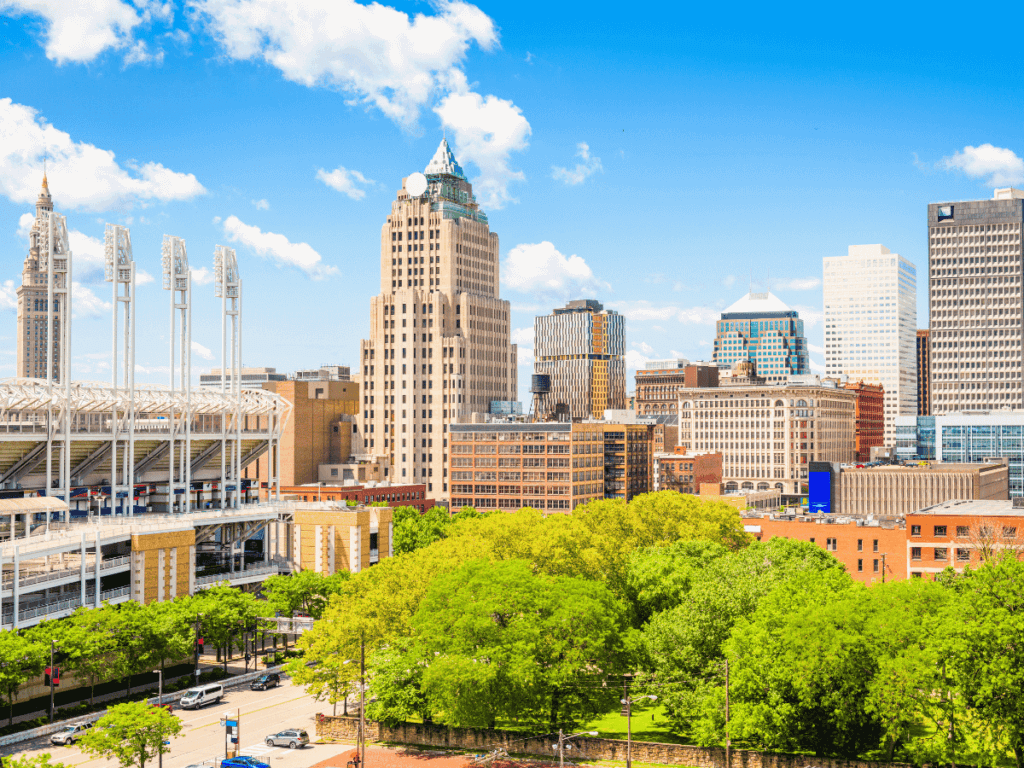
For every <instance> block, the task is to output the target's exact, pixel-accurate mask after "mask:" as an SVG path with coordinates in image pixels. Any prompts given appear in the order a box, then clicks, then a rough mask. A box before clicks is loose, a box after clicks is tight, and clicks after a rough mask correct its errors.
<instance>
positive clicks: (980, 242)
mask: <svg viewBox="0 0 1024 768" xmlns="http://www.w3.org/2000/svg"><path fill="white" fill-rule="evenodd" d="M1022 224H1024V191H1021V190H1018V189H1013V188H1007V189H997V190H995V194H994V195H993V196H992V199H991V200H972V201H967V202H959V203H956V202H953V203H933V204H931V205H929V206H928V268H929V276H928V277H929V279H928V300H929V301H928V304H929V313H930V317H929V323H928V327H929V330H930V331H931V341H932V356H931V366H932V413H933V414H935V415H940V414H944V413H950V412H953V411H974V410H992V409H998V408H1021V407H1022V406H1024V390H1022V384H1024V362H1022V357H1021V355H1022V353H1024V349H1022V347H1021V330H1022V325H1021V315H1022V310H1024V294H1022V291H1021V278H1022V276H1024V275H1022V269H1024V250H1022V245H1021V225H1022Z"/></svg>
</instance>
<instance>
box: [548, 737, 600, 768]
mask: <svg viewBox="0 0 1024 768" xmlns="http://www.w3.org/2000/svg"><path fill="white" fill-rule="evenodd" d="M580 736H597V731H580V732H579V733H574V734H572V735H571V736H566V735H565V734H564V733H562V729H561V728H559V729H558V743H557V744H552V745H551V748H552V749H556V750H558V768H565V750H566V749H572V744H566V742H567V741H569V740H571V739H576V738H579V737H580Z"/></svg>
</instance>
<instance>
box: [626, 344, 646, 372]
mask: <svg viewBox="0 0 1024 768" xmlns="http://www.w3.org/2000/svg"><path fill="white" fill-rule="evenodd" d="M650 361H651V358H649V357H647V355H644V354H642V353H640V352H637V351H636V350H635V349H630V350H628V351H627V352H626V369H627V370H630V371H635V370H637V369H638V368H643V367H644V366H645V365H647V363H649V362H650Z"/></svg>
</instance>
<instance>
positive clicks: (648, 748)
mask: <svg viewBox="0 0 1024 768" xmlns="http://www.w3.org/2000/svg"><path fill="white" fill-rule="evenodd" d="M358 728H359V718H356V717H341V716H337V717H332V716H331V715H320V714H318V715H317V716H316V735H317V736H318V737H319V738H327V739H338V740H340V741H352V742H354V741H355V739H356V735H357V732H358ZM366 737H367V740H368V741H381V742H390V743H395V744H416V745H419V746H426V747H440V748H443V749H465V750H470V751H479V752H487V751H490V750H492V749H497V748H498V747H504V748H505V749H507V750H508V751H509V752H513V753H519V754H527V755H543V756H545V757H551V756H553V755H554V754H555V751H554V750H553V749H552V748H551V745H552V744H555V743H557V741H558V737H557V736H551V735H545V736H534V737H528V738H525V739H524V738H523V734H521V733H517V732H514V731H497V730H488V729H483V728H480V729H476V728H446V727H445V726H441V725H434V724H424V723H399V724H398V725H396V726H394V727H390V726H387V725H384V724H383V723H375V722H368V723H367V724H366ZM572 743H573V749H572V750H571V752H567V755H569V756H571V757H572V758H574V759H577V760H619V761H624V760H625V759H626V742H625V741H623V740H620V739H595V738H577V739H573V742H572ZM632 752H633V755H632V756H633V760H636V761H637V762H641V763H660V764H662V765H685V766H693V768H725V749H723V748H721V747H692V746H687V745H685V744H658V743H654V742H649V741H634V742H633V748H632ZM812 767H813V768H910V766H909V764H907V763H883V762H872V761H867V760H838V759H833V758H827V757H814V756H812V755H788V754H777V753H771V752H756V751H754V750H750V749H734V750H732V767H731V768H812Z"/></svg>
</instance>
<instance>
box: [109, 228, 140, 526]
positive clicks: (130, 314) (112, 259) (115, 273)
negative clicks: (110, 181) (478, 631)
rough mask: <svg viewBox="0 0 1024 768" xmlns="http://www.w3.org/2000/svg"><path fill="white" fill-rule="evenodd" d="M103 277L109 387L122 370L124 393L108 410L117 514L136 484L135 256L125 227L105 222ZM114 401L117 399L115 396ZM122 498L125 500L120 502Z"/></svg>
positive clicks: (128, 501)
mask: <svg viewBox="0 0 1024 768" xmlns="http://www.w3.org/2000/svg"><path fill="white" fill-rule="evenodd" d="M105 240H106V254H105V255H106V260H105V265H104V266H105V269H104V272H105V277H106V279H107V282H108V283H113V286H114V295H113V299H114V311H113V320H114V325H113V334H112V349H111V359H110V370H111V386H112V387H113V388H114V390H115V394H116V390H117V386H118V384H117V382H118V372H119V370H121V371H123V372H124V379H123V387H124V389H125V390H126V392H127V395H128V397H127V399H126V401H125V405H126V406H127V407H126V409H125V410H124V411H122V412H120V413H119V412H118V411H117V409H116V408H115V409H114V410H113V411H112V412H111V424H112V430H111V439H110V457H111V458H110V507H111V510H113V511H114V514H117V510H119V509H120V510H121V513H122V514H125V513H127V514H131V512H132V502H133V499H132V497H133V488H134V484H135V478H134V467H135V306H134V305H135V259H134V258H132V239H131V235H130V234H129V232H128V229H127V228H126V227H121V226H117V225H116V224H108V225H107V228H106V234H105ZM122 311H123V315H124V328H123V331H122V332H123V333H124V350H123V359H122V360H121V361H119V360H118V355H117V348H118V345H117V338H118V329H117V325H118V322H117V321H118V315H120V314H122ZM115 401H116V398H115ZM118 442H121V443H123V450H122V452H121V468H120V471H118V462H117V459H118V455H117V444H118ZM122 499H124V500H125V501H124V503H123V504H122V501H121V500H122Z"/></svg>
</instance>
